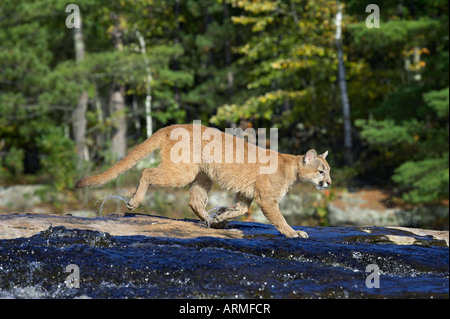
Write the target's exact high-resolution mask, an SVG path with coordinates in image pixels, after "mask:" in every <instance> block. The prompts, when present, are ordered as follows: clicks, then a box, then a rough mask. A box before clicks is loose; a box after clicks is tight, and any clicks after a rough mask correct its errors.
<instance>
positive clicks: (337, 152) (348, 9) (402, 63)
mask: <svg viewBox="0 0 450 319" xmlns="http://www.w3.org/2000/svg"><path fill="white" fill-rule="evenodd" d="M339 3H341V4H343V5H344V18H343V21H342V26H343V30H342V31H343V49H344V64H345V69H346V80H347V87H348V96H349V100H350V105H351V113H352V117H353V120H354V125H355V127H354V132H353V135H354V144H355V145H354V158H355V159H356V161H355V165H354V167H345V166H344V165H343V164H342V163H343V158H344V155H345V154H344V150H343V147H342V145H343V116H342V110H341V102H340V89H339V86H338V83H337V61H338V60H337V51H336V42H335V33H336V25H335V17H336V12H337V7H338V4H339ZM369 3H371V1H369V0H367V1H356V0H344V1H339V2H338V1H325V0H323V1H322V0H321V1H312V0H289V1H286V0H261V1H252V0H219V1H218V0H205V1H198V0H185V1H174V0H142V1H134V0H108V1H106V0H100V1H99V0H80V1H78V2H77V4H78V5H79V7H80V11H81V15H82V22H83V28H82V34H83V41H84V46H85V55H84V58H83V59H82V60H81V61H75V50H74V30H73V29H68V28H66V26H65V23H64V22H65V19H66V17H67V14H68V13H66V12H65V7H66V6H67V4H68V3H67V1H63V0H41V1H34V0H14V1H13V0H2V1H1V2H0V176H1V177H8V178H10V179H11V178H12V179H14V178H15V177H17V176H19V175H20V174H33V175H45V176H47V177H51V178H52V180H53V182H52V185H53V186H54V188H55V189H59V190H61V189H64V188H66V187H70V186H71V185H72V183H73V180H74V179H75V178H76V177H79V176H75V175H76V173H74V172H75V169H74V165H75V163H76V162H75V161H76V159H75V158H74V157H73V155H74V152H75V149H74V147H75V146H74V144H73V142H72V139H73V138H74V134H73V130H74V129H73V124H74V123H73V112H74V110H75V108H76V106H77V104H78V102H79V99H80V96H81V94H82V93H83V92H88V97H89V101H88V106H87V111H86V115H85V116H86V120H87V131H86V145H87V148H88V151H89V156H90V160H91V162H92V163H93V165H95V166H98V167H99V166H102V165H104V164H105V162H108V161H109V159H110V158H111V156H110V154H109V152H110V150H109V146H110V144H111V139H112V135H113V133H114V131H115V129H116V126H115V122H116V119H117V118H118V114H117V112H114V111H113V110H111V108H110V95H111V90H112V88H113V86H121V88H122V89H123V91H124V98H125V104H126V110H125V111H123V112H124V113H125V115H126V117H125V119H126V121H127V124H128V132H127V137H128V139H129V141H130V142H129V146H134V145H135V144H137V143H138V142H139V141H142V140H143V139H144V138H145V136H146V125H145V124H146V123H145V121H146V120H147V117H146V110H145V107H144V105H145V103H146V101H149V99H148V98H147V95H148V96H149V97H151V114H150V115H151V116H152V124H153V130H154V131H155V130H156V129H159V128H160V127H162V126H166V125H170V124H173V123H189V122H192V120H194V119H201V120H202V122H203V123H205V124H207V123H210V124H212V125H215V126H218V127H219V128H222V129H223V128H224V127H229V126H235V125H241V126H245V125H249V126H252V127H255V128H257V127H266V128H267V127H277V128H279V137H280V141H279V145H280V151H282V152H288V153H293V154H303V153H305V152H306V151H307V150H308V149H309V148H316V149H318V150H319V151H320V152H323V151H325V150H326V149H328V150H329V151H330V157H329V158H330V161H332V166H333V167H334V168H338V169H337V171H338V173H337V174H336V177H335V179H336V178H337V179H339V181H336V184H340V185H348V184H350V181H351V180H352V179H358V180H360V181H362V183H366V184H367V183H372V182H373V181H376V182H375V183H377V184H376V186H381V187H386V186H387V184H391V183H393V184H395V186H396V187H398V188H400V190H401V191H402V192H403V193H404V198H405V199H406V200H408V201H411V202H414V203H427V202H432V201H438V200H440V199H442V198H444V197H445V196H448V191H447V192H445V189H446V188H448V146H447V145H448V135H449V133H448V132H449V131H448V116H449V106H448V105H449V93H448V85H449V76H448V75H449V73H448V68H449V48H448V27H449V23H448V20H449V19H448V1H447V0H433V1H426V0H415V1H385V2H383V3H380V4H379V6H380V13H381V28H379V29H369V28H367V27H366V25H365V19H366V17H367V14H368V13H366V12H365V7H366V5H367V4H369ZM118 39H119V40H120V41H118ZM149 79H150V80H149ZM30 158H31V160H30ZM33 158H34V160H33ZM36 158H39V159H40V160H39V161H37V159H36ZM33 161H36V162H37V163H32V165H30V162H33ZM77 167H80V166H77ZM81 167H83V165H81ZM84 167H85V166H84ZM39 169H40V170H39Z"/></svg>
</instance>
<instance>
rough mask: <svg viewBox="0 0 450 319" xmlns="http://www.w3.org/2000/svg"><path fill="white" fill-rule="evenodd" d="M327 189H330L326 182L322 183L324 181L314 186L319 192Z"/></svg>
mask: <svg viewBox="0 0 450 319" xmlns="http://www.w3.org/2000/svg"><path fill="white" fill-rule="evenodd" d="M328 187H330V184H328V183H327V182H324V181H320V182H319V185H316V188H317V189H318V190H320V191H322V190H324V189H327V188H328Z"/></svg>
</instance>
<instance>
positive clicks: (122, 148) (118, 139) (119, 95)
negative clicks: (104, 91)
mask: <svg viewBox="0 0 450 319" xmlns="http://www.w3.org/2000/svg"><path fill="white" fill-rule="evenodd" d="M124 91H125V90H124V87H123V85H120V86H116V87H114V86H113V90H112V93H111V95H110V102H109V111H110V114H111V116H112V117H113V118H112V122H113V123H114V124H113V125H114V133H113V136H112V139H111V153H112V158H113V160H114V161H117V160H120V159H122V158H124V157H125V155H126V150H127V139H126V134H127V121H126V117H125V99H124Z"/></svg>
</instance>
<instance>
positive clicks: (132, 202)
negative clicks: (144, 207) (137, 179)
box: [127, 197, 141, 210]
mask: <svg viewBox="0 0 450 319" xmlns="http://www.w3.org/2000/svg"><path fill="white" fill-rule="evenodd" d="M140 204H141V203H140V202H139V201H138V200H136V198H134V197H133V198H131V199H130V200H129V201H128V203H127V208H128V209H129V210H135V209H136V208H137V207H138V206H139V205H140Z"/></svg>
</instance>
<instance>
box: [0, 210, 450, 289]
mask: <svg viewBox="0 0 450 319" xmlns="http://www.w3.org/2000/svg"><path fill="white" fill-rule="evenodd" d="M295 228H296V229H298V230H303V231H306V232H308V234H309V238H308V239H304V238H285V237H283V236H281V235H280V234H279V233H278V232H276V231H275V230H274V228H273V226H271V225H267V224H260V223H250V222H231V223H230V228H229V229H222V230H217V229H209V228H206V227H205V225H204V224H203V223H201V222H198V221H191V220H187V221H185V220H171V219H167V218H161V217H156V216H145V215H138V214H136V215H134V214H116V215H110V216H106V217H103V218H98V217H97V218H81V217H73V216H56V215H50V216H45V215H39V214H0V234H1V236H2V238H3V239H0V297H3V298H431V297H432V298H448V296H449V282H448V276H449V249H448V246H447V243H448V232H433V231H426V230H411V231H410V230H409V229H407V228H401V229H394V228H382V227H295ZM445 238H446V239H447V242H446V241H445V240H444V239H445ZM397 243H398V244H397ZM68 265H72V267H73V265H75V267H76V268H77V269H78V270H79V288H74V287H72V286H71V285H70V284H68V283H67V279H68V277H69V276H73V273H70V272H66V267H67V266H68ZM370 265H371V267H369V268H368V266H370ZM367 269H369V270H367ZM370 269H377V272H376V274H375V275H376V276H378V279H379V282H380V288H371V287H372V286H371V285H370V278H373V276H374V273H372V272H371V271H372V270H370ZM369 275H372V277H369Z"/></svg>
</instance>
